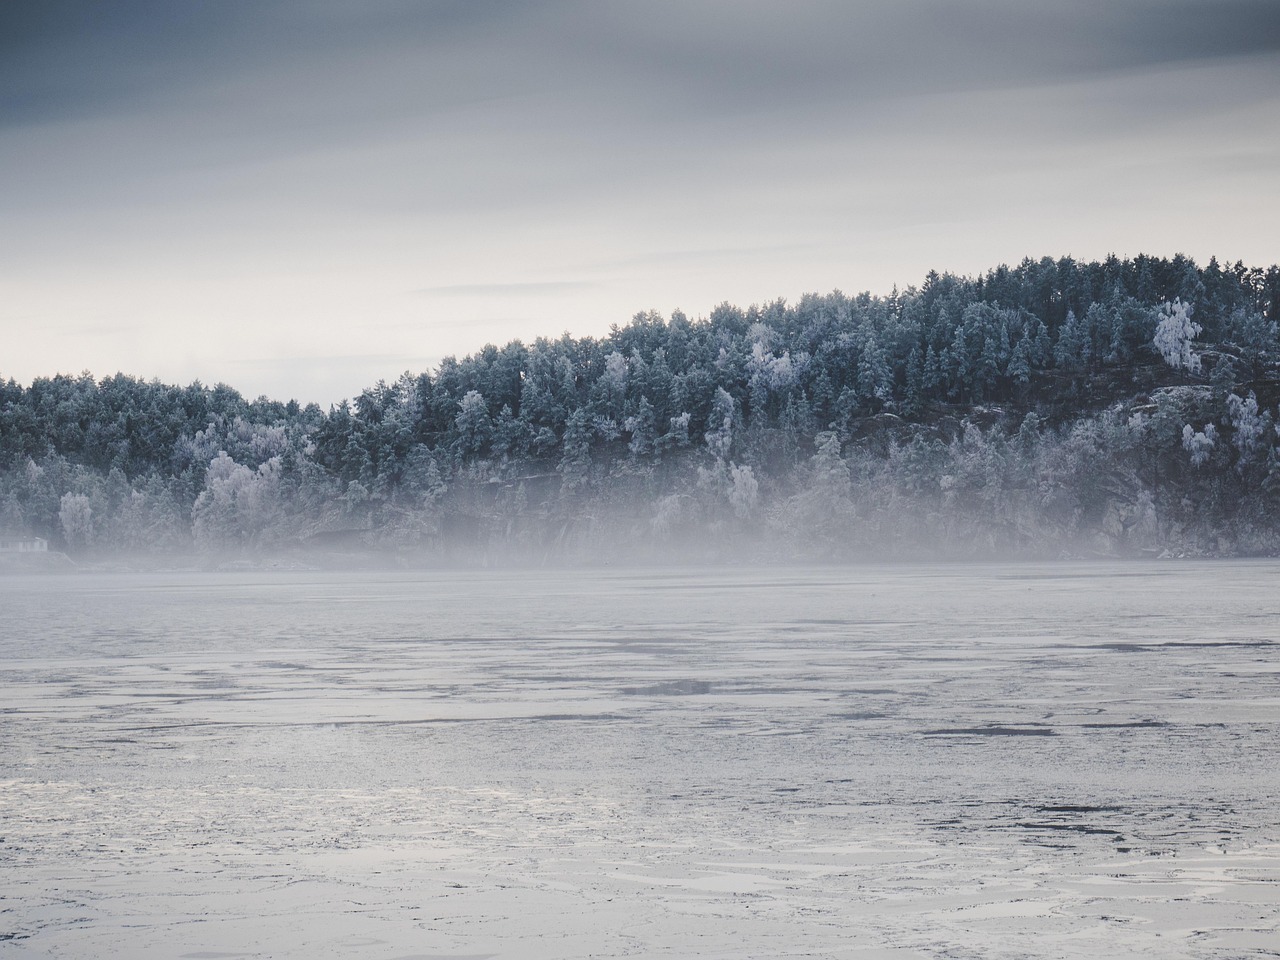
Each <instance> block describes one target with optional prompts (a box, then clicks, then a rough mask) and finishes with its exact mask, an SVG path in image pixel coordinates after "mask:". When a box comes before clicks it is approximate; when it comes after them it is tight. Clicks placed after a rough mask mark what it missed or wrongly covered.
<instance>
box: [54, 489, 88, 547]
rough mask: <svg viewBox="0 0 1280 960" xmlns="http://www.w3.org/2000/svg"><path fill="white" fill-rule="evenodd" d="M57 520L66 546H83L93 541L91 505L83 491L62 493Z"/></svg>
mask: <svg viewBox="0 0 1280 960" xmlns="http://www.w3.org/2000/svg"><path fill="white" fill-rule="evenodd" d="M58 521H59V524H60V525H61V527H62V536H63V538H64V539H65V540H66V541H67V546H69V547H85V546H88V545H89V544H90V543H91V542H92V541H93V507H92V506H91V505H90V503H89V498H88V497H86V496H85V495H84V494H83V493H64V494H63V495H62V500H61V503H60V506H59V509H58Z"/></svg>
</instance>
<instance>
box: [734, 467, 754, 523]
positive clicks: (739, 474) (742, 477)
mask: <svg viewBox="0 0 1280 960" xmlns="http://www.w3.org/2000/svg"><path fill="white" fill-rule="evenodd" d="M729 481H730V487H729V505H730V506H731V507H733V512H734V513H736V514H737V515H738V516H739V517H740V518H742V519H746V518H747V517H749V516H751V514H752V512H753V511H754V510H755V508H756V504H757V503H758V502H759V500H760V484H759V482H758V481H757V480H756V475H755V471H753V470H752V469H751V468H750V467H748V466H741V467H739V466H737V465H736V464H732V463H731V464H729Z"/></svg>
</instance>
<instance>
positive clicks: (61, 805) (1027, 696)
mask: <svg viewBox="0 0 1280 960" xmlns="http://www.w3.org/2000/svg"><path fill="white" fill-rule="evenodd" d="M1278 574H1280V564H1276V563H1272V562H1252V563H1249V562H1230V563H1227V562H1223V563H1205V564H1192V563H1178V564H1130V565H1122V564H1116V565H1045V566H1017V567H1014V566H1007V567H1006V566H980V567H947V566H934V567H899V568H892V569H888V570H872V569H856V568H855V569H838V570H833V569H807V570H787V571H778V570H771V571H763V572H761V571H723V570H721V571H711V572H707V571H676V572H662V573H658V572H654V571H651V570H650V571H611V570H603V571H594V572H579V573H571V574H565V573H536V574H529V573H517V572H501V573H495V572H465V573H448V574H416V575H398V576H396V575H392V576H388V575H383V574H379V575H372V574H369V575H363V574H362V575H356V576H341V575H336V574H309V573H307V574H288V575H284V574H281V575H263V574H252V575H251V574H244V575H219V576H188V575H172V576H164V577H159V576H153V577H131V576H130V577H125V576H121V577H108V576H88V577H62V578H47V579H45V578H10V579H4V580H0V897H2V899H0V957H4V958H8V957H15V958H16V957H136V958H152V957H156V958H159V957H166V958H171V957H185V958H193V960H194V958H209V960H213V958H239V957H300V958H301V957H307V958H322V957H343V958H346V957H355V956H359V957H372V958H388V960H390V958H399V960H407V958H418V960H426V958H432V960H444V958H463V957H466V958H480V957H501V958H534V960H536V958H573V957H589V956H596V957H618V956H643V957H692V956H699V957H733V958H740V957H798V956H805V957H859V958H912V957H931V958H932V957H944V956H945V957H951V958H970V957H972V958H984V960H990V958H1014V957H1018V958H1022V957H1109V958H1127V957H1133V958H1137V957H1144V958H1146V957H1153V956H1158V957H1162V958H1184V957H1197V958H1201V957H1224V958H1225V957H1242V956H1276V955H1277V954H1276V950H1277V949H1278V945H1280V799H1278V797H1280V762H1278V761H1280V756H1278V754H1280V747H1278V744H1280V657H1278V656H1277V654H1278V653H1280V649H1278V647H1277V643H1276V638H1277V637H1280V591H1277V589H1276V584H1277V583H1278V582H1280V576H1278Z"/></svg>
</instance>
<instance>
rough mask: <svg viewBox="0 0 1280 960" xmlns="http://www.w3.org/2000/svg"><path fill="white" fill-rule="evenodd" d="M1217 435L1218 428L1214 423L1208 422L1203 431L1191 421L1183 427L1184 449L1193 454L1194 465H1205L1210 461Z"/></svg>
mask: <svg viewBox="0 0 1280 960" xmlns="http://www.w3.org/2000/svg"><path fill="white" fill-rule="evenodd" d="M1217 437H1218V430H1217V428H1216V427H1214V425H1213V424H1212V423H1206V424H1205V426H1204V430H1201V431H1197V430H1196V429H1195V428H1194V427H1192V426H1191V424H1189V423H1188V424H1186V425H1185V426H1184V427H1183V428H1182V449H1183V450H1186V451H1187V452H1188V453H1189V454H1191V464H1192V466H1196V467H1203V466H1204V465H1205V464H1206V463H1208V461H1209V455H1210V454H1211V453H1213V448H1214V445H1215V443H1216V441H1217Z"/></svg>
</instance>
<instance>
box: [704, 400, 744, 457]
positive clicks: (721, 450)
mask: <svg viewBox="0 0 1280 960" xmlns="http://www.w3.org/2000/svg"><path fill="white" fill-rule="evenodd" d="M736 419H737V406H736V404H735V403H734V402H733V397H731V396H730V395H729V392H728V391H727V390H725V389H724V387H716V395H715V399H714V400H712V401H711V416H709V417H708V418H707V432H706V437H705V440H706V444H707V449H708V450H709V451H711V455H712V456H713V457H715V458H716V459H717V460H728V459H729V451H730V450H731V449H733V426H734V421H735V420H736Z"/></svg>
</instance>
